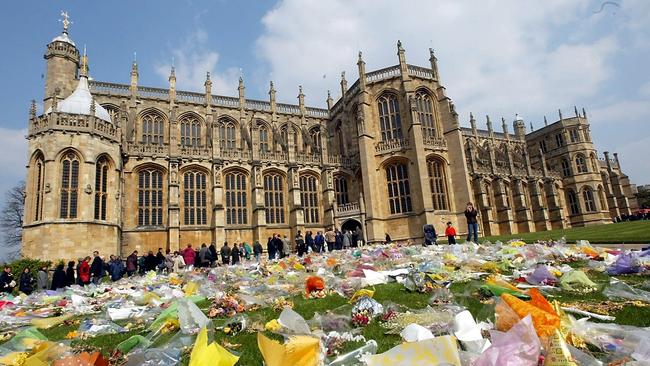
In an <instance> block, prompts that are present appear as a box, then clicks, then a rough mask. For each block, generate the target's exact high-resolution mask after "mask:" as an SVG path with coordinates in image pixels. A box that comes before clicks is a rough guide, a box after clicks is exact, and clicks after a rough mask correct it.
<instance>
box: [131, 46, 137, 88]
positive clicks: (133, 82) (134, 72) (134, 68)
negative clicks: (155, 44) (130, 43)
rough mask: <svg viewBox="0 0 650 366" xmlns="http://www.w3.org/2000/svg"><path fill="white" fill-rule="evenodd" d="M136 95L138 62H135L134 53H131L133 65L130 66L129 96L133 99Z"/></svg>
mask: <svg viewBox="0 0 650 366" xmlns="http://www.w3.org/2000/svg"><path fill="white" fill-rule="evenodd" d="M137 94H138V62H137V60H136V53H135V52H134V53H133V63H132V64H131V96H132V97H135V96H136V95H137Z"/></svg>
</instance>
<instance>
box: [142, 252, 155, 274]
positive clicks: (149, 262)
mask: <svg viewBox="0 0 650 366" xmlns="http://www.w3.org/2000/svg"><path fill="white" fill-rule="evenodd" d="M157 265H158V259H156V256H155V255H153V252H152V251H151V250H150V251H149V254H147V256H146V257H145V258H144V268H145V271H147V272H149V271H155V270H156V266H157Z"/></svg>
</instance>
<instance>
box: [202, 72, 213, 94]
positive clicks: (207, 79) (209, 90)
mask: <svg viewBox="0 0 650 366" xmlns="http://www.w3.org/2000/svg"><path fill="white" fill-rule="evenodd" d="M203 86H205V93H206V94H212V80H210V71H207V72H206V73H205V83H203Z"/></svg>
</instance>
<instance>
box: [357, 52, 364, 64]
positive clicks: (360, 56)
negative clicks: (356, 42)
mask: <svg viewBox="0 0 650 366" xmlns="http://www.w3.org/2000/svg"><path fill="white" fill-rule="evenodd" d="M359 62H364V61H363V53H362V52H361V51H359V59H358V60H357V63H359Z"/></svg>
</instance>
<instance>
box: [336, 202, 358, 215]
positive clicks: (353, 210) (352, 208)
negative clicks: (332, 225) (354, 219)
mask: <svg viewBox="0 0 650 366" xmlns="http://www.w3.org/2000/svg"><path fill="white" fill-rule="evenodd" d="M360 212H361V208H360V207H359V202H349V203H345V204H343V205H339V206H336V213H337V215H339V216H344V215H354V214H358V213H360Z"/></svg>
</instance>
